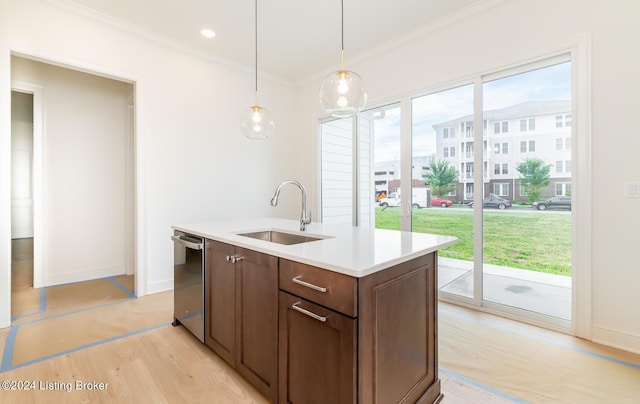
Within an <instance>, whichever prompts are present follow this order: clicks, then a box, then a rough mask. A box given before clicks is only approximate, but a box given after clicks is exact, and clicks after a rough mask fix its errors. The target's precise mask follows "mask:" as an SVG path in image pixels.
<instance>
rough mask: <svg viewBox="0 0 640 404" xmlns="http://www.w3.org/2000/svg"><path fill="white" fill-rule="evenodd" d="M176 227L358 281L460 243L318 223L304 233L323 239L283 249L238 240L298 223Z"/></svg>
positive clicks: (275, 221) (271, 221)
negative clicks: (254, 233) (257, 232)
mask: <svg viewBox="0 0 640 404" xmlns="http://www.w3.org/2000/svg"><path fill="white" fill-rule="evenodd" d="M172 228H173V229H175V230H180V231H183V232H185V233H191V234H194V235H198V236H201V237H205V238H208V239H211V240H217V241H221V242H224V243H229V244H233V245H236V246H238V247H243V248H248V249H251V250H254V251H259V252H262V253H265V254H270V255H274V256H277V257H281V258H286V259H290V260H292V261H297V262H301V263H304V264H309V265H313V266H316V267H320V268H324V269H328V270H330V271H334V272H339V273H342V274H346V275H350V276H354V277H358V278H360V277H363V276H366V275H369V274H372V273H374V272H377V271H380V270H382V269H386V268H388V267H390V266H392V265H395V264H399V263H401V262H404V261H408V260H410V259H413V258H416V257H419V256H421V255H424V254H427V253H430V252H434V251H437V250H439V249H442V248H445V247H447V246H449V245H451V244H454V243H455V242H456V241H457V238H455V237H450V236H441V235H437V234H423V233H411V232H402V231H395V230H382V229H371V228H365V227H353V226H340V225H328V224H324V223H315V222H312V223H311V224H309V225H307V229H306V231H305V232H304V234H306V235H307V236H316V237H322V238H323V239H322V240H317V241H311V242H307V243H301V244H293V245H284V244H278V243H273V242H269V241H263V240H258V239H253V238H249V237H244V236H240V235H238V234H240V233H249V232H255V231H261V230H280V231H284V232H288V233H301V232H300V221H298V220H288V219H272V218H265V219H251V220H236V221H220V222H210V223H194V224H187V225H174V226H172Z"/></svg>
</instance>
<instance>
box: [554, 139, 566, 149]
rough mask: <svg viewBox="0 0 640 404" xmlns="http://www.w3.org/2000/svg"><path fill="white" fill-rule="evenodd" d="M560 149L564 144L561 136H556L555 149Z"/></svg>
mask: <svg viewBox="0 0 640 404" xmlns="http://www.w3.org/2000/svg"><path fill="white" fill-rule="evenodd" d="M562 149H564V145H563V143H562V138H561V137H559V138H556V150H558V151H560V150H562Z"/></svg>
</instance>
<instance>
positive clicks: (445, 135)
mask: <svg viewBox="0 0 640 404" xmlns="http://www.w3.org/2000/svg"><path fill="white" fill-rule="evenodd" d="M442 137H443V138H444V139H449V128H444V129H442Z"/></svg>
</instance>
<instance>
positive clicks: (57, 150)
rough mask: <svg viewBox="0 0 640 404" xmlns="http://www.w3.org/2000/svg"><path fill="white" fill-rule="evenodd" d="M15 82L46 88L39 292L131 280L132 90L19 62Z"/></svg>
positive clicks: (16, 59)
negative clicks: (113, 279)
mask: <svg viewBox="0 0 640 404" xmlns="http://www.w3.org/2000/svg"><path fill="white" fill-rule="evenodd" d="M11 77H12V79H13V80H17V81H20V82H27V83H30V84H35V85H38V86H41V87H42V93H43V110H44V111H45V114H44V124H43V127H44V132H45V133H44V136H43V138H44V141H43V142H42V143H43V150H42V160H43V164H42V171H43V172H42V182H43V184H42V188H43V189H42V195H43V205H42V215H41V216H42V218H41V219H42V221H43V223H42V230H43V233H42V234H40V235H39V236H40V237H41V240H36V242H39V243H41V244H40V245H41V246H42V257H41V258H42V260H41V263H42V265H41V267H42V268H41V270H42V273H41V277H36V278H35V279H34V281H38V280H40V281H41V283H40V284H34V286H35V287H42V286H51V285H56V284H61V283H68V282H79V281H84V280H88V279H96V278H101V277H105V276H114V275H122V274H124V273H125V263H126V252H127V246H126V245H125V243H126V240H127V237H126V235H127V234H128V232H129V231H130V230H131V229H132V228H133V225H132V223H127V222H126V217H127V208H128V206H129V205H130V201H128V200H127V197H128V195H130V192H128V189H127V187H129V186H131V184H132V182H131V181H130V180H129V179H128V178H127V175H128V172H127V171H128V170H127V168H128V167H130V166H132V163H133V162H132V161H128V160H129V159H128V156H129V150H130V149H131V148H132V139H130V138H129V137H128V134H127V130H126V125H127V105H128V101H129V98H130V96H131V95H132V94H133V86H132V85H131V84H127V83H123V82H121V81H116V80H112V79H107V78H104V77H98V76H95V75H90V74H87V73H82V72H78V71H74V70H69V69H64V68H60V67H57V66H52V65H48V64H44V63H40V62H36V61H32V60H27V59H24V58H20V57H13V58H12V63H11Z"/></svg>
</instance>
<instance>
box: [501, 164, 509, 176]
mask: <svg viewBox="0 0 640 404" xmlns="http://www.w3.org/2000/svg"><path fill="white" fill-rule="evenodd" d="M502 174H509V163H502Z"/></svg>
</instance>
